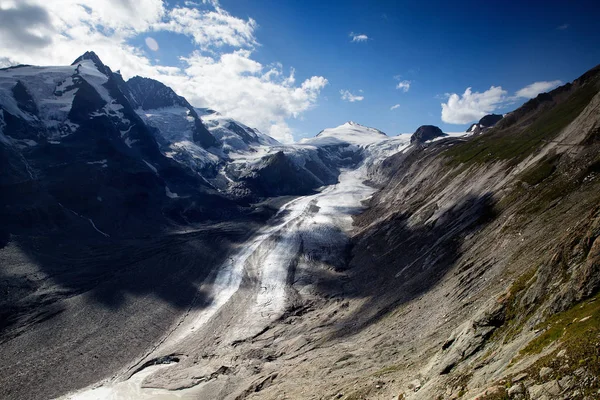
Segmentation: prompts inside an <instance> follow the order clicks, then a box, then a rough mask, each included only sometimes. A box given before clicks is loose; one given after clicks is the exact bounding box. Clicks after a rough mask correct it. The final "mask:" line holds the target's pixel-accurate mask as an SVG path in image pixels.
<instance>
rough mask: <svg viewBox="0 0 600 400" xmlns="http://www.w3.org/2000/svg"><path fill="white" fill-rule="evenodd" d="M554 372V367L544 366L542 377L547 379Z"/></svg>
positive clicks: (541, 371)
mask: <svg viewBox="0 0 600 400" xmlns="http://www.w3.org/2000/svg"><path fill="white" fill-rule="evenodd" d="M553 372H554V370H553V369H552V368H548V367H542V369H540V378H541V379H542V380H547V379H548V378H550V375H552V373H553Z"/></svg>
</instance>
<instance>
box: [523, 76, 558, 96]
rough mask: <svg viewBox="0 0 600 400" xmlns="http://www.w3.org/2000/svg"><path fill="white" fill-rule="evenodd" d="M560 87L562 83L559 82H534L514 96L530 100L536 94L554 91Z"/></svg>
mask: <svg viewBox="0 0 600 400" xmlns="http://www.w3.org/2000/svg"><path fill="white" fill-rule="evenodd" d="M560 85H562V81H559V80H556V81H541V82H534V83H532V84H531V85H527V86H525V87H524V88H523V89H521V90H518V91H517V93H516V96H517V97H525V98H527V99H532V98H534V97H535V96H537V95H538V94H540V93H543V92H547V91H548V90H551V89H554V88H555V87H558V86H560Z"/></svg>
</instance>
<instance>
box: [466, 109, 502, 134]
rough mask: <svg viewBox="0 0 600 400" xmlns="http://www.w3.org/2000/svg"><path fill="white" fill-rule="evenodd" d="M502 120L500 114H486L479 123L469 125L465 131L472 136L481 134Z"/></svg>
mask: <svg viewBox="0 0 600 400" xmlns="http://www.w3.org/2000/svg"><path fill="white" fill-rule="evenodd" d="M502 118H503V116H502V115H501V114H488V115H486V116H484V117H483V118H481V119H480V120H479V122H477V123H475V124H473V125H471V126H470V127H469V129H467V132H468V133H473V134H478V133H481V132H483V131H484V130H486V129H489V128H491V127H493V126H494V125H496V124H497V123H498V122H500V120H501V119H502Z"/></svg>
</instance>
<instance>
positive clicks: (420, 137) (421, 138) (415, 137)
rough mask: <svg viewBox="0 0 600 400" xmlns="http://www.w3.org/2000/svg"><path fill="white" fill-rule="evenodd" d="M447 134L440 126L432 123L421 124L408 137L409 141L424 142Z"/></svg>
mask: <svg viewBox="0 0 600 400" xmlns="http://www.w3.org/2000/svg"><path fill="white" fill-rule="evenodd" d="M442 136H447V135H446V134H445V133H444V132H442V130H441V129H440V128H438V127H437V126H434V125H422V126H420V127H419V128H417V130H416V131H415V133H413V134H412V136H411V138H410V142H411V143H419V144H420V143H425V142H427V141H429V140H432V139H435V138H437V137H442Z"/></svg>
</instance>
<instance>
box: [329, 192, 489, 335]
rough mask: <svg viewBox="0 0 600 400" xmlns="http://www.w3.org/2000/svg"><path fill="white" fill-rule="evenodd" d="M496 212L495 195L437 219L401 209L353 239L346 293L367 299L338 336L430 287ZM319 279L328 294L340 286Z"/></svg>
mask: <svg viewBox="0 0 600 400" xmlns="http://www.w3.org/2000/svg"><path fill="white" fill-rule="evenodd" d="M496 216H497V214H496V211H495V209H494V202H493V199H492V196H491V194H485V195H483V196H467V197H465V198H463V199H462V200H461V201H458V202H457V204H455V205H454V206H453V207H452V208H450V209H449V210H447V211H445V212H444V213H443V214H442V215H440V216H439V217H438V218H437V219H435V220H434V221H427V220H424V221H420V222H417V223H414V222H413V223H412V224H411V223H409V220H410V219H411V215H407V214H401V213H399V214H395V215H392V216H390V217H388V218H387V219H385V220H382V221H380V222H378V223H376V224H375V225H373V226H371V227H369V228H368V229H367V230H365V231H363V232H362V233H361V234H360V235H359V236H357V237H356V238H354V240H353V246H352V249H351V255H350V262H349V264H348V270H347V271H345V275H346V276H347V282H346V283H344V285H343V286H344V289H345V290H344V293H343V296H344V297H350V298H362V299H365V300H366V301H365V303H364V304H363V305H362V306H361V307H360V309H358V310H357V311H356V312H354V313H352V314H350V315H348V316H347V317H346V318H344V319H343V320H341V321H339V322H338V323H337V324H336V327H335V328H334V332H333V336H334V337H340V338H341V337H345V336H349V335H352V334H354V333H356V332H357V331H359V330H362V329H364V328H366V327H368V326H370V325H371V324H373V323H376V322H377V321H379V320H380V319H382V318H384V317H385V316H386V315H388V314H389V313H390V312H392V311H394V310H395V309H396V308H397V307H398V306H400V305H402V304H404V303H407V302H410V301H411V300H413V299H415V298H418V297H419V296H421V295H422V294H424V293H426V292H428V291H429V290H431V289H432V288H433V287H435V286H436V285H437V283H438V282H439V281H440V280H441V279H442V278H443V277H444V275H446V274H447V273H448V271H450V270H451V269H452V267H453V266H454V265H455V263H456V261H457V260H458V258H459V257H460V256H461V246H462V244H463V241H464V239H465V237H466V236H467V235H469V234H472V233H475V232H477V231H479V230H481V229H482V228H483V227H484V226H486V225H487V224H489V223H490V222H491V221H493V220H494V219H495V218H496ZM331 279H339V278H336V277H331ZM318 281H319V290H320V291H322V292H323V293H331V289H332V288H335V289H336V290H338V289H339V288H340V283H339V282H331V281H330V279H327V278H325V279H318Z"/></svg>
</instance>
